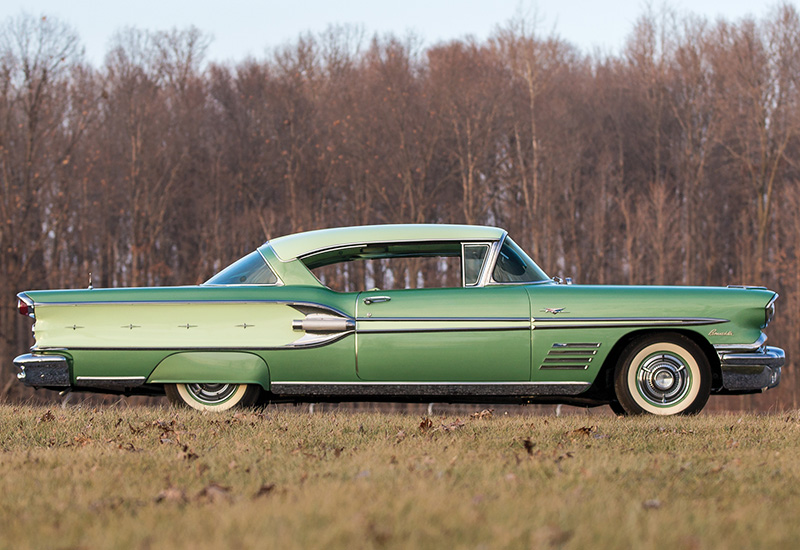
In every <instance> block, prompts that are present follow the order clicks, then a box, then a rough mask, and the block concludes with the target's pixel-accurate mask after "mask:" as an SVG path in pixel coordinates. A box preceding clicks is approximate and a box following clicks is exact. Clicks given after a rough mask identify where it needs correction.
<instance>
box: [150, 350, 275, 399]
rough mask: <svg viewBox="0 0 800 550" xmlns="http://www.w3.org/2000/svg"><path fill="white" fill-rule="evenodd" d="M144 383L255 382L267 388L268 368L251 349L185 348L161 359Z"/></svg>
mask: <svg viewBox="0 0 800 550" xmlns="http://www.w3.org/2000/svg"><path fill="white" fill-rule="evenodd" d="M147 383H148V384H181V383H184V384H187V383H198V384H200V383H208V384H212V383H227V384H258V385H259V386H261V387H262V388H264V389H265V390H267V391H269V386H270V382H269V368H268V367H267V364H266V363H265V362H264V360H263V359H262V358H261V357H259V356H258V355H255V354H253V353H246V352H238V351H187V352H182V353H175V354H173V355H170V356H169V357H167V358H165V359H164V360H163V361H161V362H160V363H159V364H158V365H157V366H156V368H155V369H154V370H153V372H152V373H150V376H149V377H148V379H147Z"/></svg>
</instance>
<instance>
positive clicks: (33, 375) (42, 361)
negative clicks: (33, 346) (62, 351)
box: [14, 353, 70, 388]
mask: <svg viewBox="0 0 800 550" xmlns="http://www.w3.org/2000/svg"><path fill="white" fill-rule="evenodd" d="M14 365H16V366H17V368H18V369H19V370H20V372H19V373H18V374H17V378H18V379H19V381H20V382H22V383H23V384H25V385H26V386H31V387H34V388H43V387H46V388H65V387H69V386H70V380H69V363H68V362H67V358H66V357H63V356H61V355H37V354H33V353H26V354H25V355H20V356H19V357H17V358H15V359H14Z"/></svg>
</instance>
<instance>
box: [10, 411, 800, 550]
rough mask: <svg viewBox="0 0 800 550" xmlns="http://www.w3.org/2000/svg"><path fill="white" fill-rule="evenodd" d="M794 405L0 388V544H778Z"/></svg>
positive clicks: (782, 534)
mask: <svg viewBox="0 0 800 550" xmlns="http://www.w3.org/2000/svg"><path fill="white" fill-rule="evenodd" d="M799 441H800V413H791V414H783V415H771V416H747V415H746V416H738V415H737V416H712V415H707V416H700V417H696V418H670V419H658V418H628V419H616V418H614V417H610V416H609V417H600V416H598V417H584V416H572V417H562V418H554V417H524V416H498V415H488V414H484V415H483V417H481V416H480V415H476V416H474V417H471V416H466V417H463V416H462V417H461V418H455V417H443V416H434V417H431V418H430V419H427V418H422V417H419V416H406V415H387V414H378V413H369V414H347V413H322V414H314V415H309V414H307V413H305V412H289V411H271V410H269V409H267V410H265V411H263V412H252V411H249V412H247V413H239V414H233V413H230V414H223V415H218V416H215V415H208V414H200V413H195V412H192V411H186V410H174V409H167V408H132V409H120V408H105V409H100V410H92V409H88V408H80V407H78V408H69V409H52V410H48V409H47V408H39V407H30V406H24V407H23V406H20V407H11V406H0V466H1V467H2V469H3V475H2V477H0V495H2V496H0V547H2V548H14V549H15V550H16V549H20V548H87V549H89V548H112V547H113V548H117V547H119V548H173V547H184V548H251V547H282V548H308V547H316V548H345V547H347V548H383V547H390V548H397V547H402V548H447V547H451V548H547V547H554V548H642V547H645V546H647V547H652V548H670V549H675V548H709V547H720V548H735V547H747V548H776V547H796V546H797V543H798V542H800V524H799V523H798V522H797V521H796V515H797V512H796V510H797V509H798V508H800V485H798V480H800V460H798V458H797V457H798V456H800V453H799V452H798V451H799V450H800V449H798V447H800V443H799Z"/></svg>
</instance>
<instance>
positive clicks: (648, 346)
mask: <svg viewBox="0 0 800 550" xmlns="http://www.w3.org/2000/svg"><path fill="white" fill-rule="evenodd" d="M614 391H615V393H616V396H617V401H618V402H619V405H620V406H621V407H622V409H624V410H625V412H626V413H628V414H645V413H648V414H655V415H662V416H666V415H673V414H696V413H698V412H700V411H701V410H702V409H703V407H704V406H705V404H706V402H707V401H708V396H709V394H710V392H711V367H710V366H709V363H708V359H707V358H706V356H705V354H704V353H703V351H702V350H701V349H700V347H699V346H698V345H697V344H695V343H694V342H693V341H692V340H691V339H689V338H687V337H686V336H682V335H680V334H672V333H665V334H650V335H647V336H643V337H641V338H638V339H636V340H634V341H633V342H631V344H629V345H628V347H626V348H625V350H623V352H622V356H621V357H620V361H619V363H618V364H617V369H616V372H615V375H614Z"/></svg>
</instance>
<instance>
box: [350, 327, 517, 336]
mask: <svg viewBox="0 0 800 550" xmlns="http://www.w3.org/2000/svg"><path fill="white" fill-rule="evenodd" d="M510 330H530V328H529V327H527V326H525V327H517V326H499V327H431V328H421V327H420V328H373V329H370V328H368V329H358V333H359V334H392V333H421V332H492V331H496V332H501V331H510Z"/></svg>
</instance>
